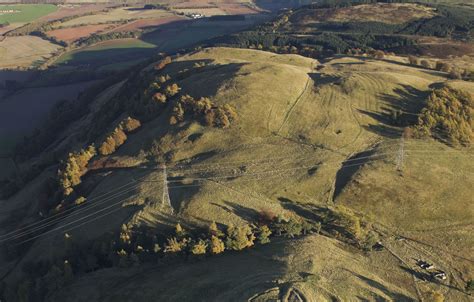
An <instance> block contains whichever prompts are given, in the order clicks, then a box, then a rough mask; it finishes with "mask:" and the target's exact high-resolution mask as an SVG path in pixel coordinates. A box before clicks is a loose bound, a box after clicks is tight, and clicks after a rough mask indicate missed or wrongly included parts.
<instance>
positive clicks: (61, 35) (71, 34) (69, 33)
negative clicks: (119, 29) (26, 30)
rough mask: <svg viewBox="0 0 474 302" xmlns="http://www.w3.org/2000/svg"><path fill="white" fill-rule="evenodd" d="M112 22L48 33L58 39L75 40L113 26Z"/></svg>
mask: <svg viewBox="0 0 474 302" xmlns="http://www.w3.org/2000/svg"><path fill="white" fill-rule="evenodd" d="M111 27H113V25H111V24H96V25H84V26H79V27H69V28H60V29H55V30H51V31H48V32H47V34H48V35H49V36H51V37H54V38H56V39H58V40H62V41H66V42H74V41H76V40H78V39H80V38H83V37H87V36H90V35H91V34H94V33H98V32H100V31H103V30H105V29H108V28H111Z"/></svg>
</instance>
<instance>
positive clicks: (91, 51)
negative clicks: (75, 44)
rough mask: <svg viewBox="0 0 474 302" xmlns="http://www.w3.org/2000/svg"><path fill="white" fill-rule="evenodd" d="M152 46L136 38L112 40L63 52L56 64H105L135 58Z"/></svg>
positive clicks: (152, 46)
mask: <svg viewBox="0 0 474 302" xmlns="http://www.w3.org/2000/svg"><path fill="white" fill-rule="evenodd" d="M153 48H155V45H153V44H151V43H147V42H144V41H141V40H138V39H120V40H113V41H107V42H103V43H100V44H96V45H93V46H88V47H85V48H81V49H77V50H74V51H71V52H68V53H65V54H63V55H62V56H61V57H59V59H58V60H57V61H56V64H57V65H60V64H70V65H82V64H94V65H106V64H110V63H116V62H123V61H128V60H137V59H138V58H139V57H140V56H141V55H142V54H143V53H148V52H149V51H150V50H151V49H153Z"/></svg>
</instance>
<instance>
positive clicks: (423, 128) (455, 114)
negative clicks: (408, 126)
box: [414, 87, 474, 146]
mask: <svg viewBox="0 0 474 302" xmlns="http://www.w3.org/2000/svg"><path fill="white" fill-rule="evenodd" d="M473 112H474V101H473V99H472V97H471V96H470V95H469V94H467V93H464V92H462V91H459V90H455V89H452V88H450V87H444V88H441V89H436V90H434V91H433V92H432V93H431V95H430V96H429V97H428V100H427V102H426V107H425V108H423V110H422V111H421V114H420V116H419V117H418V123H417V124H416V125H415V127H414V135H416V136H418V137H423V136H432V137H435V138H441V139H445V140H447V141H449V142H451V143H454V144H461V145H464V146H468V145H470V144H471V142H472V140H473V133H474V130H473V127H474V126H473V120H472V116H473Z"/></svg>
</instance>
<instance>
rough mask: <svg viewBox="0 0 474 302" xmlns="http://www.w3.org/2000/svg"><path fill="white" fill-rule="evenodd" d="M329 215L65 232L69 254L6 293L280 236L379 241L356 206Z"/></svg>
mask: <svg viewBox="0 0 474 302" xmlns="http://www.w3.org/2000/svg"><path fill="white" fill-rule="evenodd" d="M324 213H325V214H321V213H318V215H321V216H320V220H319V221H310V220H306V219H302V218H300V217H297V216H293V217H291V218H287V217H285V216H284V215H275V214H274V213H273V212H271V211H269V210H263V211H261V212H260V213H259V216H258V217H257V219H256V220H255V221H254V222H253V223H251V224H241V225H237V226H234V225H228V226H219V225H217V224H216V223H215V222H212V223H210V224H209V226H208V227H207V229H201V230H194V231H189V230H187V229H185V228H184V227H183V226H182V225H181V224H179V223H178V224H176V226H175V228H174V230H173V231H172V232H170V233H169V234H168V235H167V236H164V235H161V234H158V233H157V232H156V230H154V229H151V228H146V227H139V228H136V227H130V226H128V225H125V224H124V225H122V227H121V229H120V230H119V231H118V232H116V233H107V234H104V235H103V237H102V238H99V239H96V240H93V241H91V242H87V243H83V242H76V241H75V238H74V236H73V235H69V234H65V236H64V250H65V252H64V255H63V257H61V258H59V259H58V260H57V261H53V262H49V261H41V262H30V263H26V264H25V265H24V267H23V270H24V272H25V273H26V274H27V278H25V279H24V280H22V281H21V282H18V284H17V285H16V286H12V285H10V286H8V287H7V290H6V291H4V292H3V294H2V296H3V297H7V298H8V299H7V301H10V300H11V301H43V300H46V299H47V298H48V295H50V294H52V293H54V292H55V291H57V290H58V289H60V288H61V287H63V286H65V285H68V284H69V283H70V282H71V281H72V280H73V278H74V277H75V276H80V275H82V274H86V273H89V272H93V271H96V270H98V269H102V268H110V267H117V268H128V267H133V266H138V265H140V264H142V263H157V262H158V263H161V264H166V263H167V264H172V263H175V262H177V261H182V259H201V258H203V257H213V256H215V255H219V254H222V253H224V252H226V251H230V252H232V251H233V252H238V251H243V250H245V249H248V248H251V247H252V246H254V245H256V244H267V243H269V242H271V240H272V237H274V236H277V237H284V238H289V239H291V238H296V237H299V236H302V235H306V234H310V233H316V234H319V233H321V232H324V234H325V235H327V236H334V237H336V238H338V239H341V240H344V241H346V242H348V243H351V244H354V245H355V246H357V247H359V248H362V249H364V250H370V249H371V247H372V246H373V244H374V243H375V242H376V240H377V237H376V235H375V234H374V233H373V232H372V231H370V230H371V225H370V223H368V222H367V220H366V219H365V218H364V217H361V216H359V215H356V214H355V213H354V212H353V211H351V210H350V209H348V208H345V207H341V206H338V207H336V208H328V209H327V211H324ZM1 292H2V289H1V286H0V294H1Z"/></svg>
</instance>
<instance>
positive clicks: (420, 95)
mask: <svg viewBox="0 0 474 302" xmlns="http://www.w3.org/2000/svg"><path fill="white" fill-rule="evenodd" d="M394 92H395V94H396V95H392V94H387V93H382V94H381V95H380V96H379V97H380V99H381V100H382V101H384V103H385V106H383V107H382V108H381V110H380V111H368V110H362V109H358V111H359V112H360V113H362V114H364V115H367V116H369V117H371V118H372V119H374V120H375V121H376V122H377V124H371V125H367V126H364V128H365V129H366V130H368V131H370V132H373V133H376V134H378V135H381V136H385V137H390V138H394V137H399V136H400V135H401V132H402V130H403V128H404V127H408V126H412V125H414V124H416V122H417V119H418V114H419V113H420V111H421V109H422V108H423V106H424V104H425V99H426V98H427V96H428V95H429V91H423V90H419V89H417V88H414V87H412V86H409V85H401V88H397V89H395V90H394Z"/></svg>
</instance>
